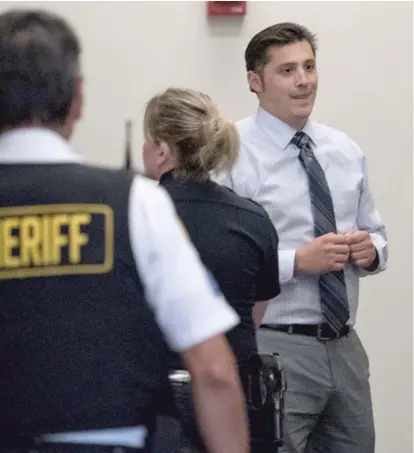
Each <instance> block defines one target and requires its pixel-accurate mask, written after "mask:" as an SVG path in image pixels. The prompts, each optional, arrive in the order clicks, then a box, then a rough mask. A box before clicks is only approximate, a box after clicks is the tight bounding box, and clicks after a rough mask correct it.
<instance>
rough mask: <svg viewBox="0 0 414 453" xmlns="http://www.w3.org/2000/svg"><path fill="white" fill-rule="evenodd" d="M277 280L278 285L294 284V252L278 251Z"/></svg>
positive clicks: (293, 250) (291, 250) (292, 250)
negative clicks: (278, 279)
mask: <svg viewBox="0 0 414 453" xmlns="http://www.w3.org/2000/svg"><path fill="white" fill-rule="evenodd" d="M278 254H279V278H280V284H281V285H283V284H285V283H294V282H295V281H296V279H295V278H294V277H293V273H294V271H295V255H296V250H295V249H290V250H279V251H278Z"/></svg>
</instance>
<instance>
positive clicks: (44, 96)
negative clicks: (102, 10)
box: [0, 10, 80, 131]
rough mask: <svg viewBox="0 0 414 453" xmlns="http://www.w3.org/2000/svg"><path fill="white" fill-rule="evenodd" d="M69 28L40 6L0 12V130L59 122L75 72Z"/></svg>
mask: <svg viewBox="0 0 414 453" xmlns="http://www.w3.org/2000/svg"><path fill="white" fill-rule="evenodd" d="M79 55H80V44H79V41H78V39H77V37H76V35H75V33H74V32H73V31H72V29H71V27H70V26H69V25H68V24H67V23H66V22H65V21H64V20H62V19H60V18H59V17H57V16H54V15H53V14H50V13H47V12H44V11H25V10H12V11H8V12H6V13H4V14H0V106H1V107H0V131H3V130H5V129H8V128H13V127H19V126H25V125H39V126H54V125H60V124H63V123H64V121H65V120H66V118H67V117H68V115H69V112H70V108H71V105H72V101H73V98H74V96H75V91H76V87H77V82H78V77H79Z"/></svg>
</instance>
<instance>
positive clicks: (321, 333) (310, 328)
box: [260, 324, 351, 341]
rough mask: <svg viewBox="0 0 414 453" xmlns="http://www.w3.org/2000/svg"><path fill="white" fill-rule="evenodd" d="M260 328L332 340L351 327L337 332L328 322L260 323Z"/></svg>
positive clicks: (345, 332) (321, 339) (346, 332)
mask: <svg viewBox="0 0 414 453" xmlns="http://www.w3.org/2000/svg"><path fill="white" fill-rule="evenodd" d="M260 328H261V329H270V330H276V331H278V332H286V333H289V334H296V335H306V336H308V337H316V338H317V339H318V340H320V341H328V340H334V339H336V338H341V337H343V336H344V335H347V334H348V333H349V332H350V330H351V328H350V327H349V326H345V327H343V328H342V329H341V331H340V332H339V334H337V333H336V332H335V331H334V330H333V329H332V328H331V327H330V326H329V324H262V325H261V326H260Z"/></svg>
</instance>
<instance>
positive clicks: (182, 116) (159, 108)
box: [144, 88, 240, 180]
mask: <svg viewBox="0 0 414 453" xmlns="http://www.w3.org/2000/svg"><path fill="white" fill-rule="evenodd" d="M144 123H145V129H146V134H149V135H150V136H151V137H152V139H153V140H154V141H155V142H156V143H160V142H166V143H167V144H168V145H169V146H170V148H171V149H172V151H173V152H174V153H175V154H176V161H177V164H176V168H175V170H174V174H175V176H176V177H177V178H180V179H183V180H207V179H208V178H209V175H210V173H211V172H212V171H215V172H219V171H221V170H227V169H230V168H231V167H232V166H233V165H234V163H235V161H236V159H237V155H238V152H239V147H240V138H239V134H238V132H237V129H236V127H235V126H234V124H233V123H231V122H229V121H226V120H224V119H223V118H222V117H221V115H220V113H219V111H218V108H217V106H216V105H215V104H214V103H213V101H212V100H211V99H210V97H209V96H207V95H206V94H203V93H200V92H197V91H193V90H189V89H179V88H169V89H168V90H167V91H165V92H164V93H162V94H160V95H158V96H155V97H154V98H153V99H151V101H150V102H149V103H148V105H147V109H146V112H145V120H144Z"/></svg>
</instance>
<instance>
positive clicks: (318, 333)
mask: <svg viewBox="0 0 414 453" xmlns="http://www.w3.org/2000/svg"><path fill="white" fill-rule="evenodd" d="M322 329H323V324H317V325H316V338H317V339H318V340H319V341H332V340H333V339H334V338H335V337H325V336H323V335H322Z"/></svg>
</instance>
